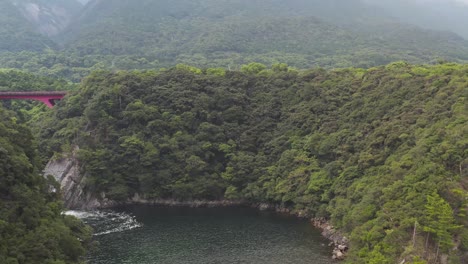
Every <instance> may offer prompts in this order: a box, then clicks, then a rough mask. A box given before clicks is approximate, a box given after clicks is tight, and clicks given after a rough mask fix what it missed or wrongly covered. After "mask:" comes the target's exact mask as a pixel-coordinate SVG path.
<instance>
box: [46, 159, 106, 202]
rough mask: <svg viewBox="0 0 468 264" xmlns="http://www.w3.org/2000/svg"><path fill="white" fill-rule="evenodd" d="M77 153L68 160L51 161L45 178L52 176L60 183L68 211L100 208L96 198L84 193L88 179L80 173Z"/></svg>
mask: <svg viewBox="0 0 468 264" xmlns="http://www.w3.org/2000/svg"><path fill="white" fill-rule="evenodd" d="M75 153H76V151H74V153H73V154H72V155H71V156H70V157H66V158H60V159H57V160H50V161H49V163H47V166H46V168H45V169H44V176H47V175H52V176H53V177H54V178H55V180H56V181H57V182H59V183H60V186H61V193H62V196H63V201H64V203H65V207H66V208H68V209H93V208H96V207H100V206H101V204H100V203H99V202H98V200H97V199H96V197H93V196H92V195H91V194H87V193H86V192H85V191H84V186H85V182H86V177H85V176H84V175H82V174H81V173H80V165H79V161H78V159H77V158H76V155H75Z"/></svg>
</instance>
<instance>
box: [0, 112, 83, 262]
mask: <svg viewBox="0 0 468 264" xmlns="http://www.w3.org/2000/svg"><path fill="white" fill-rule="evenodd" d="M0 121H1V122H0V263H5V264H19V263H24V264H26V263H28V264H29V263H30V264H36V263H44V264H46V263H48V264H52V263H53V264H60V263H80V262H81V261H82V259H81V258H82V256H83V255H84V253H85V249H84V246H85V245H87V244H88V243H90V239H91V230H90V229H89V227H86V226H85V225H84V224H83V223H81V221H79V220H77V219H76V218H74V217H70V216H64V215H62V210H63V208H62V203H61V197H60V195H59V192H51V190H52V189H53V188H59V186H60V185H57V183H56V182H55V180H54V179H53V178H48V179H45V178H43V177H42V175H41V168H42V166H41V163H40V162H39V159H38V155H37V150H36V148H35V146H36V144H35V140H34V139H33V136H32V134H31V132H30V131H29V129H28V128H26V127H25V126H24V125H21V124H19V123H18V122H17V119H16V117H15V115H14V114H12V113H10V112H8V111H6V110H5V109H3V108H1V107H0Z"/></svg>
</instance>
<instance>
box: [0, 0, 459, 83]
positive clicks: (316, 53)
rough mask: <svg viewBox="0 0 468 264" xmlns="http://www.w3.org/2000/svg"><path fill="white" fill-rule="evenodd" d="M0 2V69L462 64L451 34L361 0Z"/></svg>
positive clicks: (72, 74) (56, 71)
mask: <svg viewBox="0 0 468 264" xmlns="http://www.w3.org/2000/svg"><path fill="white" fill-rule="evenodd" d="M0 1H1V4H2V5H4V7H3V8H1V9H0V22H2V21H3V22H4V23H3V25H5V26H3V27H2V29H0V52H1V51H10V52H13V53H2V54H0V65H2V67H3V68H17V69H22V70H26V71H29V72H35V73H39V74H41V75H49V76H55V77H66V78H68V79H69V80H73V81H80V80H81V79H82V78H83V77H84V76H86V75H88V74H89V73H90V72H91V71H93V70H97V69H112V70H119V69H124V70H128V69H153V68H165V67H166V68H167V67H173V66H174V65H176V64H181V63H182V64H189V65H194V66H197V67H203V68H205V67H224V68H228V69H239V67H240V66H241V65H243V64H248V63H250V62H260V63H263V64H266V65H272V64H275V63H278V62H282V63H287V64H288V65H290V66H293V67H297V68H310V67H323V68H343V67H351V66H354V67H361V68H370V67H373V66H378V65H384V64H388V63H390V62H394V61H400V60H405V61H408V62H411V63H418V64H421V63H433V62H436V61H454V62H462V63H464V62H467V61H468V41H466V40H465V39H463V38H462V37H460V36H459V35H457V34H455V33H452V32H449V31H434V30H429V29H423V28H420V27H417V26H415V25H413V24H402V23H401V22H399V20H397V19H396V18H394V17H393V16H392V15H391V14H390V12H389V10H387V9H385V8H382V7H381V6H377V5H373V4H369V3H367V2H365V1H364V0H349V1H341V0H329V1H322V0H289V1H283V0H225V1H219V0H178V1H170V0H139V1H137V2H135V1H130V0H112V1H110V0H91V1H89V2H88V1H78V0H67V1H58V0H54V1H46V0H0ZM366 1H367V0H366ZM371 2H372V1H371ZM12 3H14V5H13V4H12ZM7 10H11V11H7ZM38 32H42V33H43V34H42V35H40V34H38ZM45 36H50V38H48V37H45ZM51 39H52V40H54V41H55V43H54V42H53V41H51ZM45 50H47V51H46V52H45ZM18 51H32V52H18Z"/></svg>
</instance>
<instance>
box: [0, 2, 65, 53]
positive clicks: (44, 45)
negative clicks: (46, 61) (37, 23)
mask: <svg viewBox="0 0 468 264" xmlns="http://www.w3.org/2000/svg"><path fill="white" fill-rule="evenodd" d="M0 24H1V27H0V54H1V53H2V52H5V51H12V52H17V51H24V50H28V51H42V50H44V49H48V48H56V47H57V46H56V44H55V43H54V42H53V41H52V40H50V39H49V38H48V37H46V36H44V35H42V34H40V33H39V32H38V31H36V30H35V28H34V26H33V25H32V24H31V23H29V22H28V20H27V19H26V18H24V17H23V16H22V15H21V12H20V11H19V10H18V9H17V8H16V7H15V6H14V5H13V4H12V3H11V2H10V1H8V0H0ZM0 56H1V55H0Z"/></svg>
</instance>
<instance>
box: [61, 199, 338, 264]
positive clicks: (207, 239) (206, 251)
mask: <svg viewBox="0 0 468 264" xmlns="http://www.w3.org/2000/svg"><path fill="white" fill-rule="evenodd" d="M67 214H72V215H75V216H77V217H79V218H81V219H83V220H84V221H85V222H86V223H88V224H90V225H91V226H93V227H94V229H95V231H96V237H95V240H96V241H98V242H99V245H98V247H97V249H96V250H94V251H92V252H90V254H89V256H88V263H89V264H118V263H129V264H158V263H164V264H165V263H168V264H172V263H174V264H180V263H181V264H183V263H187V264H188V263H190V264H191V263H195V264H197V263H200V264H202V263H203V264H205V263H255V264H262V263H265V264H266V263H268V264H283V263H294V264H302V263H308V264H328V263H332V261H331V260H330V252H331V250H330V248H329V247H327V246H326V244H328V243H327V241H326V240H325V239H323V238H322V237H321V235H320V232H319V231H318V230H315V229H313V228H312V226H311V224H310V223H309V222H308V221H305V220H299V219H296V218H294V217H290V216H284V215H278V214H275V213H271V212H259V211H257V210H253V209H251V208H165V207H151V206H129V207H125V208H120V209H116V210H114V211H98V212H77V211H70V212H67Z"/></svg>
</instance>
